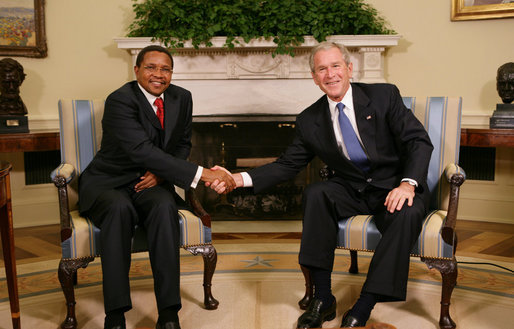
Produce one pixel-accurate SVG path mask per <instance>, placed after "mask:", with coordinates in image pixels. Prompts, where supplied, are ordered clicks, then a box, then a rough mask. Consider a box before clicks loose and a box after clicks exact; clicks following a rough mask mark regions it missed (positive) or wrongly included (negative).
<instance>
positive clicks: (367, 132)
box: [352, 84, 378, 163]
mask: <svg viewBox="0 0 514 329" xmlns="http://www.w3.org/2000/svg"><path fill="white" fill-rule="evenodd" d="M352 91H353V106H354V111H355V119H356V121H357V129H358V130H359V135H360V137H361V140H362V144H364V148H365V149H366V152H367V155H368V157H369V159H370V160H371V163H373V159H376V158H377V156H378V153H377V145H376V143H375V138H376V113H375V109H373V108H372V107H371V106H370V103H371V102H370V100H369V98H368V96H366V94H365V93H364V92H363V91H362V89H361V88H359V86H358V85H354V84H352Z"/></svg>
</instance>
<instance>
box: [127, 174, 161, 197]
mask: <svg viewBox="0 0 514 329" xmlns="http://www.w3.org/2000/svg"><path fill="white" fill-rule="evenodd" d="M161 182H162V178H160V177H157V176H155V175H154V174H152V173H151V172H149V171H147V172H146V173H145V174H144V175H143V176H141V181H140V182H139V183H137V184H136V185H135V186H134V190H135V191H136V192H141V191H142V190H144V189H147V188H150V187H154V186H157V185H159V184H160V183H161Z"/></svg>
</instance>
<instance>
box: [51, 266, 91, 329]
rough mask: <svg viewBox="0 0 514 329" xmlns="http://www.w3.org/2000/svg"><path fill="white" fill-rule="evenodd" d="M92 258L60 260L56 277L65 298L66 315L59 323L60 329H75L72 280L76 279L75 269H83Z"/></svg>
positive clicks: (75, 319)
mask: <svg viewBox="0 0 514 329" xmlns="http://www.w3.org/2000/svg"><path fill="white" fill-rule="evenodd" d="M93 259H94V257H85V258H80V259H66V260H65V259H61V261H60V262H59V269H58V272H57V273H58V276H59V282H60V283H61V288H62V292H63V293H64V297H65V298H66V309H67V314H66V318H65V319H64V321H63V322H62V323H61V328H62V329H76V328H77V318H76V317H75V290H74V289H75V288H74V286H73V281H74V278H76V274H77V269H79V268H85V267H87V265H88V264H89V262H91V261H93Z"/></svg>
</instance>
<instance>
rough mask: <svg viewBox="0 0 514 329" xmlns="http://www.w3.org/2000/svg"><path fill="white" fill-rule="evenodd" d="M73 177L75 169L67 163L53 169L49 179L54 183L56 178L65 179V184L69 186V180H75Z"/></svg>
mask: <svg viewBox="0 0 514 329" xmlns="http://www.w3.org/2000/svg"><path fill="white" fill-rule="evenodd" d="M75 175H76V171H75V167H73V166H72V165H71V164H69V163H61V164H60V165H59V167H57V168H55V169H54V170H53V171H52V172H51V173H50V178H51V179H52V181H54V180H55V177H56V176H62V177H63V178H64V179H65V181H66V184H69V183H70V182H71V180H72V179H73V178H75Z"/></svg>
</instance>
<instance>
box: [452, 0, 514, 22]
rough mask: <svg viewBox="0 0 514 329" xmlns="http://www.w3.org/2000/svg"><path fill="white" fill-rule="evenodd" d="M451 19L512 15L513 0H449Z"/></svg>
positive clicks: (513, 9) (513, 15)
mask: <svg viewBox="0 0 514 329" xmlns="http://www.w3.org/2000/svg"><path fill="white" fill-rule="evenodd" d="M451 1H452V12H451V20H452V21H467V20H474V19H489V18H505V17H514V0H451Z"/></svg>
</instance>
